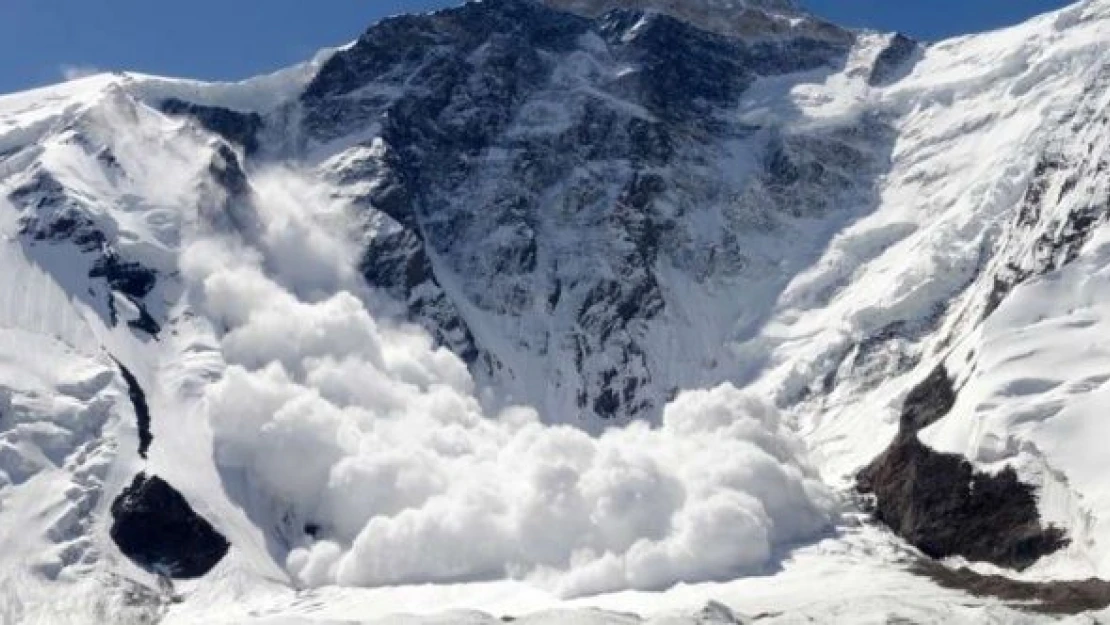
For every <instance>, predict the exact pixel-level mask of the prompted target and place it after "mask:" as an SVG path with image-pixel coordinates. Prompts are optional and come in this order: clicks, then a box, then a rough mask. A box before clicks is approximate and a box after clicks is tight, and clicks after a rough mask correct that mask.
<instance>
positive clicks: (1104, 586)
mask: <svg viewBox="0 0 1110 625" xmlns="http://www.w3.org/2000/svg"><path fill="white" fill-rule="evenodd" d="M913 570H914V572H915V573H917V574H919V575H924V576H926V577H928V578H930V579H932V580H933V581H934V582H936V583H937V584H939V585H940V586H943V587H944V588H952V589H954V590H962V591H964V592H967V593H970V594H972V595H975V596H976V597H994V598H996V599H1001V600H1002V601H1006V602H1013V603H1016V604H1017V605H1016V606H1015V607H1018V608H1021V609H1025V610H1028V611H1031V612H1037V613H1041V614H1082V613H1083V612H1089V611H1092V610H1102V609H1105V608H1106V607H1108V606H1110V582H1108V581H1105V580H1101V579H1081V580H1064V581H1054V582H1025V581H1020V580H1016V579H1010V578H1008V577H1003V576H1001V575H981V574H979V573H976V572H975V571H972V570H970V569H967V568H959V569H953V568H950V567H947V566H944V565H942V564H939V563H937V562H928V561H926V562H920V563H918V564H917V565H916V566H914V569H913Z"/></svg>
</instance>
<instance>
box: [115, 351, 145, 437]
mask: <svg viewBox="0 0 1110 625" xmlns="http://www.w3.org/2000/svg"><path fill="white" fill-rule="evenodd" d="M116 366H117V367H119V372H120V374H121V375H123V380H124V382H126V383H127V396H128V397H129V398H130V399H131V405H132V406H134V408H135V419H136V422H137V426H138V429H139V456H141V457H143V458H146V454H147V451H148V450H149V449H150V444H151V443H152V442H154V436H153V435H152V434H151V433H150V407H149V406H148V405H147V403H146V393H144V392H143V388H142V386H140V385H139V381H138V380H137V379H135V376H134V374H132V373H131V371H130V370H129V369H128V368H127V367H125V366H123V363H121V362H120V361H118V360H117V361H116Z"/></svg>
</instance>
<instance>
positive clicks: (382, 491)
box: [0, 0, 1110, 623]
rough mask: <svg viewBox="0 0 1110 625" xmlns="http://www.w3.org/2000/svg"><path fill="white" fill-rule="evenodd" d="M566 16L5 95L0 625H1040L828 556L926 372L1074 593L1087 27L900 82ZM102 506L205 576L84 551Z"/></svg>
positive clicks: (958, 443)
mask: <svg viewBox="0 0 1110 625" xmlns="http://www.w3.org/2000/svg"><path fill="white" fill-rule="evenodd" d="M555 4H557V3H555ZM618 4H619V3H618ZM772 4H773V5H774V6H769V7H768V6H762V5H761V6H760V7H759V8H757V9H750V10H757V11H759V12H761V13H762V12H764V11H770V12H771V13H776V12H787V13H791V14H792V15H793V9H792V8H790V7H789V6H785V4H786V3H782V6H780V3H772ZM558 6H562V5H558ZM622 6H623V5H622ZM699 6H700V5H699ZM707 6H708V5H707ZM571 8H574V9H575V10H577V11H580V12H582V13H585V14H587V15H591V16H594V15H597V16H598V17H595V18H587V17H580V16H575V15H570V14H565V13H561V12H558V11H555V10H554V9H551V8H547V7H544V6H541V5H540V4H538V3H531V2H525V1H524V0H488V1H487V2H476V3H471V4H469V5H467V6H465V7H461V8H458V9H451V10H447V11H443V12H440V13H437V14H433V15H428V16H413V17H402V18H395V19H392V20H387V21H386V22H384V23H382V24H380V25H376V26H374V27H372V28H371V29H370V30H369V31H368V32H367V34H366V35H364V36H363V37H362V38H360V39H359V40H358V41H357V42H355V43H353V44H351V45H349V46H346V47H344V48H342V49H336V50H332V51H327V52H325V53H322V54H321V55H319V56H318V57H317V58H316V59H315V60H313V61H310V62H308V63H306V64H304V65H302V66H298V67H295V68H291V69H289V70H286V71H283V72H279V73H277V74H274V75H271V76H267V77H261V78H257V79H252V80H249V81H245V82H242V83H236V84H228V85H225V84H220V85H209V84H204V83H198V82H194V81H183V80H176V79H167V78H158V77H151V76H142V75H134V74H119V75H101V76H94V77H90V78H86V79H82V80H79V81H74V82H71V83H66V84H63V85H59V86H57V87H51V88H47V89H41V90H36V91H32V92H27V93H24V94H15V95H10V96H0V198H3V199H0V212H2V213H3V216H2V217H0V226H2V230H0V236H2V238H3V240H2V243H3V247H0V263H2V264H3V267H4V268H5V271H4V272H3V276H2V277H0V282H2V283H0V287H2V288H0V471H2V473H0V544H2V545H3V546H4V549H2V550H0V552H2V553H3V554H4V555H3V556H0V620H3V621H4V622H12V623H17V622H35V619H38V620H39V621H42V622H67V621H68V622H75V623H80V622H100V621H103V620H106V619H107V620H111V621H114V622H149V620H151V619H164V621H165V622H167V623H188V622H213V623H218V622H226V623H244V622H257V623H316V622H321V623H323V622H348V621H350V620H351V619H361V620H369V622H421V623H422V622H433V623H434V622H473V623H490V622H498V620H499V619H500V617H501V616H505V615H511V616H514V617H520V618H519V620H520V621H521V622H529V623H533V622H534V623H563V622H582V623H638V622H651V623H671V622H673V623H717V622H719V623H729V622H738V620H739V619H740V618H742V617H743V616H744V615H762V616H761V618H760V619H759V622H774V623H780V622H781V623H794V622H812V621H813V620H817V621H818V622H891V621H893V620H896V619H903V620H909V621H911V622H957V623H959V622H966V623H982V622H998V623H1014V622H1042V621H1048V620H1050V619H1051V618H1052V617H1051V616H1049V615H1040V614H1037V613H1035V612H1022V611H1018V610H1017V609H1016V606H1014V605H1007V604H1004V603H1003V602H1001V601H999V600H995V599H990V598H983V597H972V596H971V595H968V594H965V593H962V592H960V591H956V590H946V589H941V588H940V587H939V586H936V585H935V584H934V583H933V582H932V581H930V580H929V579H927V578H926V577H922V576H919V575H917V574H915V573H914V572H913V568H912V567H913V563H914V562H915V561H916V560H917V559H918V558H919V557H920V554H918V553H917V552H916V551H914V550H913V549H912V548H911V547H909V546H907V545H905V544H904V543H903V542H901V541H900V540H899V539H898V538H897V537H895V536H894V535H893V534H891V533H890V532H889V531H887V530H885V529H883V528H881V527H879V526H876V525H872V524H870V523H867V522H863V521H861V519H864V518H865V515H864V514H863V513H862V512H860V510H859V509H858V507H857V505H858V502H857V500H856V498H855V497H854V494H853V493H852V486H853V481H854V477H855V475H856V473H857V472H858V471H859V470H860V469H861V468H862V467H864V466H865V465H867V464H868V463H869V462H870V461H871V460H872V459H873V458H875V457H876V456H877V455H879V453H880V452H881V451H882V450H883V449H884V448H885V447H886V446H887V444H888V443H889V442H890V441H891V439H892V438H893V437H894V436H895V432H896V431H897V430H898V420H899V414H900V412H901V409H902V401H903V399H904V398H905V396H906V393H907V392H908V391H909V390H910V388H911V387H913V386H914V385H915V384H917V383H918V382H919V381H920V380H921V379H923V378H924V377H925V375H926V374H928V373H929V372H930V371H932V370H933V369H934V368H935V367H936V366H937V365H938V364H939V363H942V362H943V363H944V364H945V365H946V366H947V369H948V370H949V371H951V372H952V374H953V376H954V378H955V380H956V387H957V393H958V395H957V400H956V403H955V405H954V407H953V408H952V409H951V410H950V411H949V412H948V413H947V414H946V415H945V416H943V418H941V419H940V420H939V421H938V422H937V423H935V424H932V425H931V427H929V428H928V429H926V430H925V431H924V432H923V433H922V435H921V438H922V439H923V441H924V442H925V443H926V444H927V445H928V446H930V447H931V448H932V449H935V450H937V451H942V452H953V453H958V454H960V455H961V456H962V457H965V458H967V459H968V460H969V461H970V462H972V463H974V465H975V466H976V467H977V468H979V469H981V470H985V471H989V472H997V471H1000V470H1001V469H1002V468H1003V467H1006V466H1011V467H1014V468H1016V469H1017V471H1018V474H1019V475H1020V477H1021V479H1022V480H1024V481H1025V482H1027V483H1029V484H1031V485H1033V486H1034V487H1035V488H1036V489H1037V492H1038V509H1039V512H1040V514H1041V517H1042V518H1043V519H1044V521H1045V522H1046V523H1051V524H1054V525H1055V526H1057V527H1059V528H1061V529H1062V530H1064V531H1065V532H1066V533H1067V535H1068V536H1069V538H1070V539H1071V542H1070V544H1069V545H1068V546H1067V547H1066V548H1065V549H1063V550H1062V551H1060V552H1058V553H1056V554H1053V555H1051V556H1048V557H1047V558H1045V559H1043V560H1042V561H1040V562H1038V563H1037V564H1036V565H1035V566H1033V567H1032V568H1030V569H1028V570H1026V571H1024V572H1022V573H1020V574H1019V573H1016V572H1004V573H1005V574H1006V575H1010V576H1014V577H1024V578H1026V579H1033V580H1059V579H1078V578H1084V577H1088V576H1107V575H1110V572H1108V571H1107V568H1106V567H1107V566H1108V565H1107V561H1108V560H1107V558H1108V557H1110V554H1108V552H1107V549H1108V547H1107V541H1108V540H1110V535H1108V533H1107V532H1108V530H1107V525H1106V523H1107V519H1108V518H1110V499H1108V497H1110V493H1107V491H1106V488H1105V487H1104V486H1103V485H1102V480H1100V477H1101V476H1102V474H1103V472H1104V469H1105V462H1104V461H1103V459H1102V457H1103V454H1101V453H1100V447H1099V443H1098V441H1099V440H1101V439H1100V437H1099V434H1101V433H1102V429H1101V426H1100V425H1099V414H1098V409H1097V406H1099V405H1100V404H1099V400H1100V399H1101V393H1102V392H1103V391H1104V390H1105V389H1104V387H1105V383H1106V381H1107V378H1108V377H1110V373H1108V369H1107V367H1108V366H1110V362H1107V361H1106V358H1105V354H1104V352H1105V350H1103V349H1102V348H1101V347H1100V345H1099V344H1100V340H1099V339H1100V337H1101V336H1103V335H1104V332H1103V330H1104V328H1103V314H1102V313H1103V310H1102V309H1103V308H1104V307H1105V305H1104V300H1105V299H1106V298H1105V297H1103V295H1104V294H1105V293H1108V292H1110V291H1107V289H1106V288H1105V286H1106V285H1104V284H1103V278H1104V276H1103V274H1105V273H1106V264H1107V258H1108V257H1107V255H1106V249H1105V248H1106V246H1107V240H1106V238H1105V237H1106V236H1107V235H1106V232H1105V229H1104V228H1101V226H1102V224H1103V223H1104V222H1105V216H1106V211H1107V209H1108V208H1110V189H1107V186H1106V182H1105V180H1104V175H1103V173H1104V171H1105V167H1106V158H1108V157H1110V134H1108V131H1107V130H1106V119H1107V114H1108V111H1107V108H1106V107H1107V105H1108V104H1110V102H1108V101H1107V98H1106V96H1105V92H1106V90H1105V86H1106V81H1107V80H1108V79H1110V74H1107V68H1106V67H1105V66H1104V65H1103V63H1102V61H1101V59H1103V58H1104V57H1105V56H1106V52H1107V47H1108V45H1110V3H1108V2H1105V1H1104V0H1087V1H1086V2H1081V3H1079V4H1076V5H1074V6H1072V7H1069V8H1067V9H1064V10H1062V11H1059V12H1056V13H1053V14H1050V15H1047V16H1044V17H1041V18H1037V19H1035V20H1032V21H1031V22H1029V23H1027V24H1023V25H1021V26H1018V27H1015V28H1012V29H1008V30H1005V31H999V32H996V33H988V34H985V35H978V36H972V37H965V38H960V39H956V40H952V41H947V42H941V43H939V44H936V45H933V46H930V47H928V48H920V47H917V46H915V45H913V44H912V42H910V43H906V42H904V41H900V40H899V39H898V38H896V37H892V36H887V35H880V34H876V33H850V32H848V31H844V30H840V29H837V28H836V27H834V26H830V25H827V24H824V23H821V22H819V21H817V20H814V19H813V18H808V17H805V16H800V17H799V16H794V17H790V18H784V17H782V16H781V15H780V16H778V17H776V18H775V19H780V18H781V19H786V22H783V24H787V23H789V24H790V26H789V27H783V28H778V27H773V26H769V25H767V24H765V23H763V22H759V21H758V20H755V18H751V19H752V20H755V21H748V18H744V19H742V20H741V22H742V26H743V29H742V30H744V32H739V31H735V30H730V29H726V28H723V27H713V26H712V24H709V25H707V24H706V23H704V22H701V21H698V20H697V19H695V17H691V15H688V14H685V13H676V12H675V11H673V10H670V9H668V8H667V7H660V6H655V5H653V6H651V7H649V8H652V9H662V10H663V11H664V12H669V13H674V14H676V15H678V17H680V18H683V19H686V20H694V23H695V24H696V25H698V26H700V27H702V28H710V30H713V31H715V32H716V33H717V34H712V33H709V32H705V31H702V30H699V29H698V28H695V27H692V26H690V25H689V24H687V23H684V22H682V21H680V20H675V19H672V18H670V17H666V16H665V15H660V14H658V13H655V12H652V11H649V12H646V13H645V12H638V11H635V10H628V9H624V10H618V11H607V10H606V9H609V8H613V7H612V6H610V5H606V6H604V7H598V6H589V7H582V6H575V7H571ZM672 8H673V7H672ZM687 8H689V7H687ZM709 9H712V11H723V12H724V13H723V14H724V15H726V17H735V15H734V13H733V11H734V10H737V9H736V7H732V6H731V5H730V6H728V7H723V6H717V5H713V6H711V7H709ZM748 11H749V9H744V10H742V11H740V14H741V15H744V14H746V12H748ZM776 14H777V13H776ZM749 17H751V16H749ZM791 20H801V21H800V22H799V21H791ZM807 20H812V21H808V22H807ZM772 21H775V20H774V19H773V20H772ZM776 23H777V22H776ZM751 29H754V31H753V32H755V33H756V34H762V35H764V36H762V37H758V36H753V35H752V32H748V31H749V30H751ZM722 33H724V35H728V36H723V35H722ZM879 68H881V69H882V71H881V72H880V71H879ZM702 70H704V71H702ZM722 77H725V79H722ZM169 100H175V101H180V102H184V103H186V104H187V105H188V106H185V107H182V106H179V105H175V106H167V101H169ZM248 143H257V145H258V149H257V150H252V149H250V148H249V146H248V145H247V144H248ZM120 366H122V367H126V369H127V370H128V371H129V372H132V373H133V374H134V378H135V380H136V384H137V385H138V386H139V387H140V391H141V393H142V394H143V396H144V401H145V403H146V404H148V405H149V412H150V415H151V422H150V428H149V435H150V436H151V437H152V441H153V442H152V443H151V445H150V448H149V450H145V449H143V448H141V447H140V441H141V440H143V437H144V436H145V435H146V434H147V432H145V431H144V428H145V425H144V424H143V418H142V417H141V415H140V414H139V410H138V409H137V407H136V406H137V404H136V403H135V402H134V394H135V389H133V388H129V385H128V382H127V380H126V379H125V377H124V376H123V375H122V372H121V369H120ZM139 472H145V473H147V474H151V475H157V476H159V477H161V478H162V479H164V480H166V481H167V482H168V483H169V484H171V485H172V486H173V487H174V488H175V489H176V490H177V491H178V492H180V493H181V495H182V496H183V497H184V498H185V500H187V501H188V503H189V504H190V506H191V507H192V509H193V511H194V513H195V514H196V515H199V516H200V517H202V518H204V519H206V520H207V521H208V522H209V523H211V524H212V526H213V527H214V528H215V529H216V530H217V531H218V532H219V533H220V534H221V535H223V536H224V537H225V538H226V539H227V541H228V542H229V543H230V545H231V550H230V552H229V554H228V555H227V557H225V558H224V559H223V560H222V561H220V562H219V563H218V564H217V565H216V566H215V568H214V569H212V570H211V572H209V573H208V574H207V575H205V576H203V577H202V578H200V579H196V580H174V581H171V580H170V579H168V576H166V575H164V574H159V572H160V571H161V572H162V573H165V567H162V568H159V566H142V563H139V565H137V564H136V563H133V562H131V561H129V560H128V559H127V558H126V557H125V556H123V554H122V553H120V551H119V549H118V547H117V544H116V542H114V540H113V537H112V536H111V535H110V534H111V528H112V524H113V516H114V515H115V511H113V510H111V508H112V503H113V500H115V498H116V496H117V495H118V494H119V493H120V491H121V490H122V489H123V488H124V487H125V486H126V485H127V484H128V483H129V482H130V481H131V478H132V477H133V476H134V475H135V474H136V473H139ZM972 565H973V566H974V567H976V568H977V569H978V570H982V571H996V569H994V568H993V567H990V566H989V565H986V564H983V563H972ZM171 568H172V567H171ZM59 595H64V596H65V597H66V599H65V600H64V601H58V600H57V599H56V598H57V596H59ZM716 602H720V603H716ZM398 614H414V615H418V616H411V617H406V616H397V615H398ZM528 615H531V616H528ZM1096 618H1097V617H1096V616H1095V615H1079V616H1075V617H1074V618H1073V622H1076V623H1083V622H1095V621H1094V620H1093V619H1096ZM375 619H377V620H375Z"/></svg>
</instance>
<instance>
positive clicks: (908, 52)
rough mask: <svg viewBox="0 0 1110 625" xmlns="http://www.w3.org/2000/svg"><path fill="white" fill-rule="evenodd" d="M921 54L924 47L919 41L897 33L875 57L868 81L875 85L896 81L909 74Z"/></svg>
mask: <svg viewBox="0 0 1110 625" xmlns="http://www.w3.org/2000/svg"><path fill="white" fill-rule="evenodd" d="M921 56H922V48H921V45H920V44H919V43H917V42H916V41H914V40H913V39H910V38H909V37H907V36H905V35H903V34H902V33H895V34H894V36H893V37H891V38H890V42H889V43H887V46H886V47H885V48H883V51H882V52H880V53H879V56H878V57H876V58H875V64H874V65H873V66H872V67H871V75H870V76H869V77H868V78H867V82H868V83H869V84H870V85H871V86H873V87H878V86H882V85H888V84H890V83H892V82H896V81H898V80H899V79H901V78H904V77H905V76H906V75H907V74H909V72H910V70H912V69H913V66H914V62H915V61H916V60H917V59H918V58H920V57H921Z"/></svg>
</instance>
